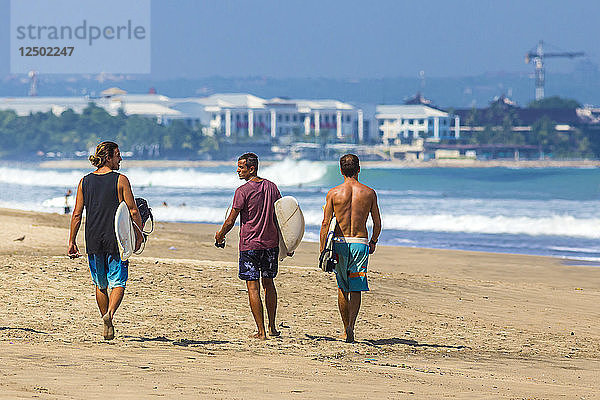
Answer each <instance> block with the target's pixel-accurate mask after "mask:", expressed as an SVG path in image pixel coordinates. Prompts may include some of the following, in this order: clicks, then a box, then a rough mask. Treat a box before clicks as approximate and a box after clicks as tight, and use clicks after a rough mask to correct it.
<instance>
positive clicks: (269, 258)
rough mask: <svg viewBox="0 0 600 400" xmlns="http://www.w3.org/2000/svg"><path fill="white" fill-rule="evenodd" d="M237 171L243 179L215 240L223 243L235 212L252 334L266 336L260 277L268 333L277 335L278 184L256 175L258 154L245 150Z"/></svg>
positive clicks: (241, 268)
mask: <svg viewBox="0 0 600 400" xmlns="http://www.w3.org/2000/svg"><path fill="white" fill-rule="evenodd" d="M237 165H238V167H237V173H238V176H239V178H240V179H243V180H245V181H246V183H245V184H244V185H242V186H240V187H239V188H237V190H236V191H235V195H234V197H233V205H232V207H231V212H230V213H229V216H228V217H227V219H226V220H225V222H224V223H223V226H222V227H221V229H220V230H219V231H218V232H217V233H216V234H215V243H216V244H224V242H225V235H226V234H227V233H228V232H229V231H230V230H231V228H233V226H234V224H235V220H236V219H237V216H238V215H241V218H240V220H241V223H240V246H239V248H240V257H239V278H240V279H242V280H244V281H246V287H247V288H248V299H249V302H250V310H251V311H252V316H253V317H254V322H256V328H257V330H258V333H256V334H253V335H251V336H250V337H252V338H257V339H263V340H264V339H266V338H267V336H266V332H265V322H264V315H263V305H262V301H261V298H260V280H261V279H262V286H263V288H264V290H265V302H266V306H267V316H268V318H269V327H268V334H269V335H270V336H279V332H278V331H277V326H276V324H275V314H276V311H277V291H276V289H275V284H274V283H273V279H274V278H275V276H276V275H277V268H278V258H277V257H278V256H279V233H278V231H277V225H276V223H275V206H274V203H275V201H277V200H279V199H280V198H281V194H280V193H279V189H278V188H277V186H276V185H275V184H274V183H273V182H271V181H268V180H266V179H263V178H260V177H258V176H257V173H258V156H257V155H256V154H254V153H246V154H244V155H242V156H241V157H240V158H239V159H238V163H237Z"/></svg>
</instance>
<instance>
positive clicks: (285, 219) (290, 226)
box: [275, 196, 304, 260]
mask: <svg viewBox="0 0 600 400" xmlns="http://www.w3.org/2000/svg"><path fill="white" fill-rule="evenodd" d="M275 216H276V217H277V225H278V227H279V260H283V259H284V258H285V257H286V256H287V253H291V252H292V251H294V250H296V248H297V247H298V246H299V245H300V242H301V241H302V237H303V236H304V214H302V210H300V206H299V205H298V200H296V199H295V198H294V197H292V196H285V197H282V198H281V199H279V200H277V201H276V202H275Z"/></svg>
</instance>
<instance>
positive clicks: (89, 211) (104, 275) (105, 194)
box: [67, 142, 142, 340]
mask: <svg viewBox="0 0 600 400" xmlns="http://www.w3.org/2000/svg"><path fill="white" fill-rule="evenodd" d="M121 160H122V159H121V153H120V151H119V146H117V144H116V143H113V142H102V143H100V144H99V145H98V146H97V147H96V152H95V154H94V155H91V156H90V162H91V163H92V165H93V166H94V167H96V170H95V171H93V172H91V173H89V174H87V175H86V176H84V177H83V178H82V179H81V181H80V182H79V186H78V187H77V195H76V197H75V207H74V208H73V215H72V216H71V230H70V233H69V243H68V248H67V254H68V255H69V257H71V258H77V257H80V256H81V254H80V253H79V249H78V247H77V242H76V238H77V232H78V231H79V227H80V226H81V216H82V214H83V209H84V207H85V209H86V219H85V248H86V252H87V255H88V261H89V265H90V272H91V274H92V279H93V281H94V284H95V286H96V302H97V303H98V308H99V310H100V315H101V316H102V322H103V332H102V334H103V336H104V339H106V340H112V339H114V337H115V329H114V326H113V317H114V314H115V312H116V311H117V308H118V307H119V305H120V304H121V301H122V300H123V295H124V293H125V286H126V282H127V276H128V266H129V262H128V261H122V260H121V257H120V255H119V248H118V246H117V238H116V234H115V213H116V211H117V208H118V207H119V204H120V203H121V202H122V201H124V202H125V203H126V204H127V207H128V208H129V213H130V214H131V218H132V219H133V222H134V223H135V224H136V225H137V226H138V227H140V229H141V227H142V220H141V218H140V214H139V211H138V209H137V206H136V204H135V200H134V198H133V193H132V191H131V185H130V184H129V180H128V179H127V177H126V176H125V175H123V174H119V173H118V172H116V171H118V170H119V167H120V163H121ZM141 244H142V234H141V232H139V231H138V230H136V243H135V250H138V249H139V248H140V246H141ZM109 289H110V293H109Z"/></svg>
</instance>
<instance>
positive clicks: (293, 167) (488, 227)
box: [0, 160, 600, 262]
mask: <svg viewBox="0 0 600 400" xmlns="http://www.w3.org/2000/svg"><path fill="white" fill-rule="evenodd" d="M87 172H89V170H81V169H70V170H69V169H55V170H53V169H37V168H35V167H32V166H13V165H4V166H0V207H5V208H15V209H22V210H34V211H43V212H61V211H62V207H63V206H64V193H65V191H66V190H67V189H69V188H71V189H73V191H75V188H76V186H77V184H78V182H79V179H80V178H81V177H82V176H83V175H84V174H85V173H87ZM121 172H123V173H124V174H126V175H127V176H128V177H129V178H130V181H131V182H132V184H133V190H134V193H135V195H136V196H141V197H144V198H146V199H147V200H148V201H149V203H150V206H151V207H152V209H153V213H154V215H155V218H156V219H157V220H158V221H177V222H190V223H221V222H222V221H223V219H224V216H225V212H226V209H227V207H228V206H229V204H230V203H231V200H232V196H233V192H234V190H235V188H236V187H238V186H239V185H240V184H241V183H243V182H242V181H240V180H239V179H238V178H237V175H236V165H235V163H234V162H232V164H231V166H219V167H210V168H208V167H207V168H143V169H142V168H134V169H123V170H122V171H121ZM259 172H260V173H259V175H261V176H263V177H266V178H268V179H270V180H272V181H274V182H275V183H276V184H277V185H278V186H279V187H280V190H281V193H282V194H283V195H291V196H294V197H296V198H297V199H298V201H299V203H300V206H301V208H302V210H303V212H304V215H305V218H306V227H307V230H306V234H305V240H308V241H317V240H318V230H319V226H320V223H321V218H322V208H321V207H322V206H323V204H324V201H325V195H326V193H327V191H328V190H329V188H331V187H333V186H335V185H337V184H339V183H341V181H342V179H341V176H340V173H339V168H338V166H337V164H336V163H325V162H309V161H291V160H286V161H281V162H277V163H274V164H270V165H268V166H264V167H261V169H260V171H259ZM360 180H361V181H362V182H363V183H365V184H367V185H369V186H371V187H373V188H374V189H375V190H376V191H377V193H378V198H379V205H380V209H381V213H382V219H383V232H382V234H381V238H380V243H382V244H385V245H391V246H409V247H428V248H438V249H459V250H474V251H487V252H497V253H514V254H536V255H548V256H555V257H560V258H569V259H574V260H583V261H591V262H600V169H597V168H535V169H533V168H527V169H525V168H524V169H512V168H414V169H411V168H392V167H390V168H368V167H365V168H363V169H362V172H361V174H360ZM72 200H74V199H73V198H72ZM163 202H165V203H166V204H167V206H164V205H163Z"/></svg>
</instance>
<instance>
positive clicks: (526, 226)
mask: <svg viewBox="0 0 600 400" xmlns="http://www.w3.org/2000/svg"><path fill="white" fill-rule="evenodd" d="M382 220H383V227H384V229H396V230H409V231H429V232H464V233H483V234H512V235H531V236H542V235H550V236H569V237H582V238H592V239H597V238H600V230H598V226H599V225H600V219H597V218H590V219H578V218H574V217H572V216H568V215H555V216H552V217H546V218H530V217H509V216H501V215H500V216H493V217H490V216H484V215H450V214H440V215H399V214H391V215H383V216H382Z"/></svg>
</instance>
